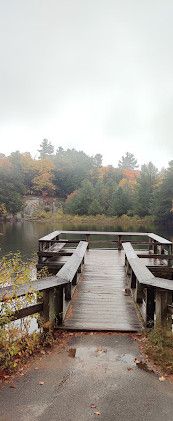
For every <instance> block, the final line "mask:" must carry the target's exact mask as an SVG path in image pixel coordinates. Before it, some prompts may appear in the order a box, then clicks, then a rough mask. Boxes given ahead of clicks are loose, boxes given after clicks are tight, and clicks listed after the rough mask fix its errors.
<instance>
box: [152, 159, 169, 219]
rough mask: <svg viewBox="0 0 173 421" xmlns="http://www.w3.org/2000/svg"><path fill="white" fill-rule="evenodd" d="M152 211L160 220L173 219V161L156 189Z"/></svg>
mask: <svg viewBox="0 0 173 421" xmlns="http://www.w3.org/2000/svg"><path fill="white" fill-rule="evenodd" d="M151 211H152V213H153V214H154V215H155V216H156V217H157V218H158V220H161V221H165V222H166V221H168V220H172V219H173V160H172V161H170V162H169V167H168V169H167V170H166V171H165V173H163V178H162V179H160V182H159V183H158V185H157V186H156V188H155V191H154V195H153V200H152V205H151Z"/></svg>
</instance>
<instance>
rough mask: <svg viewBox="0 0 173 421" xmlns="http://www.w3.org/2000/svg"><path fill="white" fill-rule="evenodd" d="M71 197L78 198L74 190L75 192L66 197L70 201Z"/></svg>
mask: <svg viewBox="0 0 173 421" xmlns="http://www.w3.org/2000/svg"><path fill="white" fill-rule="evenodd" d="M73 196H78V192H77V190H75V191H73V192H72V193H70V194H69V195H68V196H67V200H70V199H71V198H72V197H73Z"/></svg>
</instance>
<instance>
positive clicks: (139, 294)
mask: <svg viewBox="0 0 173 421" xmlns="http://www.w3.org/2000/svg"><path fill="white" fill-rule="evenodd" d="M135 300H136V302H137V303H142V301H143V285H141V284H140V283H139V281H138V280H137V279H136V291H135Z"/></svg>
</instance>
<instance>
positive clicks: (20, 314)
mask: <svg viewBox="0 0 173 421" xmlns="http://www.w3.org/2000/svg"><path fill="white" fill-rule="evenodd" d="M42 310H43V302H40V303H38V304H32V305H30V306H28V307H25V308H21V309H20V310H16V311H15V312H14V313H13V315H12V317H11V318H10V320H18V319H23V318H24V317H27V316H31V315H32V314H35V313H40V312H41V311H42Z"/></svg>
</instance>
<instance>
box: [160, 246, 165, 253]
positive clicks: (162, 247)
mask: <svg viewBox="0 0 173 421" xmlns="http://www.w3.org/2000/svg"><path fill="white" fill-rule="evenodd" d="M160 248H161V250H160V251H161V254H164V253H165V249H164V244H161V246H160Z"/></svg>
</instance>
